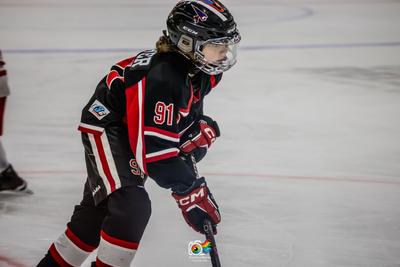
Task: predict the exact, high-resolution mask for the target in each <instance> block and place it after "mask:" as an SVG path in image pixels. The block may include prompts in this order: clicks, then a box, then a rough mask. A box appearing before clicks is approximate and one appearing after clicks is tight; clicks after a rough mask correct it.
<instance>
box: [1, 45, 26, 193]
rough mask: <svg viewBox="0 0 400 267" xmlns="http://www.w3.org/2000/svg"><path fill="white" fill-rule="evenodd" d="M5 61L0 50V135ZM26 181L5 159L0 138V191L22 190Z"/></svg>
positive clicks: (6, 86)
mask: <svg viewBox="0 0 400 267" xmlns="http://www.w3.org/2000/svg"><path fill="white" fill-rule="evenodd" d="M4 65H5V62H4V61H3V56H2V53H1V50H0V137H1V136H3V118H4V110H5V107H6V99H7V96H8V95H9V94H10V89H9V87H8V82H7V71H6V69H4ZM26 187H27V183H26V182H25V180H24V179H22V178H21V177H20V176H19V175H18V174H17V173H16V172H15V170H14V168H13V167H12V165H11V164H10V163H9V162H8V161H7V157H6V152H5V151H4V148H3V145H2V142H1V140H0V191H5V190H7V191H24V190H26Z"/></svg>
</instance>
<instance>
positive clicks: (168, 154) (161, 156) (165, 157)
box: [147, 151, 179, 163]
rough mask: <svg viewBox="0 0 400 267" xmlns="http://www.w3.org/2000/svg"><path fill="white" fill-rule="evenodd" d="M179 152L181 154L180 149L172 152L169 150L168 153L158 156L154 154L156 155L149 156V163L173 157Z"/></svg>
mask: <svg viewBox="0 0 400 267" xmlns="http://www.w3.org/2000/svg"><path fill="white" fill-rule="evenodd" d="M178 154H179V152H178V151H172V152H168V153H165V154H161V155H158V156H154V157H151V158H147V163H151V162H156V161H160V160H163V159H169V158H173V157H176V156H178Z"/></svg>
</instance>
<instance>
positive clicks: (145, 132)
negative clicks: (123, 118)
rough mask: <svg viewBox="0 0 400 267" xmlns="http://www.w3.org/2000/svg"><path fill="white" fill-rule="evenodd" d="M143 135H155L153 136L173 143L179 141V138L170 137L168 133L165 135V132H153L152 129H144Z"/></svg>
mask: <svg viewBox="0 0 400 267" xmlns="http://www.w3.org/2000/svg"><path fill="white" fill-rule="evenodd" d="M144 135H147V136H155V137H158V138H161V139H164V140H167V141H172V142H175V143H179V138H175V137H171V136H168V135H165V134H161V133H157V132H153V131H149V130H147V131H144Z"/></svg>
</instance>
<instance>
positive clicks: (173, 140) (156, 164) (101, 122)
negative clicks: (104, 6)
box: [79, 50, 222, 188]
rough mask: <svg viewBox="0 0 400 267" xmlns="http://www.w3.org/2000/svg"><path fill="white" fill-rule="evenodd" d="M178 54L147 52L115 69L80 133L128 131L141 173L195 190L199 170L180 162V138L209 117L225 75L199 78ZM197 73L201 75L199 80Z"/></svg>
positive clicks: (104, 81)
mask: <svg viewBox="0 0 400 267" xmlns="http://www.w3.org/2000/svg"><path fill="white" fill-rule="evenodd" d="M194 69H195V67H194V66H193V65H192V63H191V61H190V60H188V59H187V58H186V57H184V56H183V55H181V54H179V53H177V52H169V53H156V51H155V50H146V51H143V52H141V53H139V54H138V55H136V56H135V57H132V58H128V59H125V60H122V61H120V62H118V63H116V64H115V65H113V66H112V68H111V70H110V72H109V73H108V74H107V75H106V76H105V77H104V78H103V79H102V80H101V81H100V83H99V84H98V86H97V88H96V90H95V93H94V95H93V96H92V98H91V99H90V101H89V103H88V104H87V105H86V106H85V107H84V109H83V111H82V118H81V124H80V126H79V130H80V131H83V132H89V133H100V134H101V133H102V132H103V131H104V129H105V128H107V127H108V126H116V125H119V126H121V127H125V128H126V130H127V131H128V134H129V142H130V148H131V150H132V152H133V154H134V155H135V158H136V161H137V163H138V165H139V167H140V168H141V170H142V171H143V172H144V173H145V174H148V175H149V176H150V177H152V178H153V179H154V180H155V181H156V182H157V183H158V184H159V185H160V186H162V187H165V188H173V187H175V186H180V185H190V184H192V182H193V180H194V179H195V178H196V177H195V174H194V172H193V170H192V169H191V168H190V167H189V166H188V165H187V164H186V163H185V162H184V160H183V159H181V157H179V152H180V151H179V146H180V137H181V136H182V134H183V133H184V132H185V130H187V129H188V128H189V127H190V126H191V125H192V124H193V123H194V122H195V121H196V119H197V118H198V116H199V115H201V114H203V99H204V97H205V96H206V95H207V94H208V93H210V91H211V90H212V89H213V88H214V87H215V86H216V85H217V84H218V82H219V81H220V80H221V78H222V74H220V75H208V74H205V73H203V72H199V71H197V72H194V71H193V70H194ZM194 73H195V74H194Z"/></svg>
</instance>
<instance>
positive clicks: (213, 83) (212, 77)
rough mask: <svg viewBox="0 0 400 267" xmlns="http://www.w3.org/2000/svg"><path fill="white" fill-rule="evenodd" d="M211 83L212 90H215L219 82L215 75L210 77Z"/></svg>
mask: <svg viewBox="0 0 400 267" xmlns="http://www.w3.org/2000/svg"><path fill="white" fill-rule="evenodd" d="M210 83H211V89H213V88H214V87H215V86H216V85H217V81H216V80H215V76H214V75H211V76H210Z"/></svg>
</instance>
